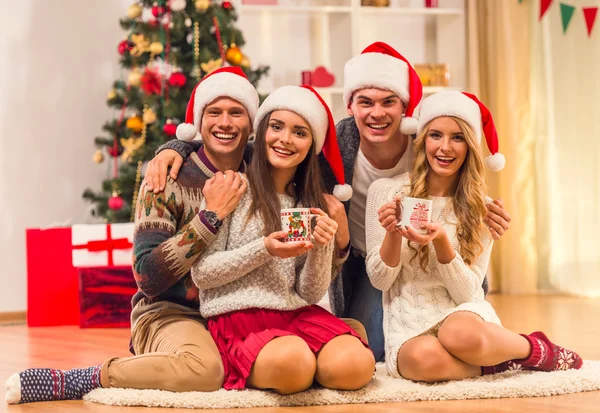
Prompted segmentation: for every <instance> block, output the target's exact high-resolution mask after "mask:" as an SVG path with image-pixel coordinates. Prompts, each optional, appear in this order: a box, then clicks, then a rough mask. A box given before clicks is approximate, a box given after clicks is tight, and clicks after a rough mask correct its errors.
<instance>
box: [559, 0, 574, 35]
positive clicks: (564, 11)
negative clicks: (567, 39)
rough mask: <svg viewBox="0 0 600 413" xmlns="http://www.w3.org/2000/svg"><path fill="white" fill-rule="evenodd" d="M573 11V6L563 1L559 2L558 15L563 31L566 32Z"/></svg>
mask: <svg viewBox="0 0 600 413" xmlns="http://www.w3.org/2000/svg"><path fill="white" fill-rule="evenodd" d="M574 11H575V7H573V6H570V5H568V4H565V3H560V17H561V19H562V25H563V33H567V27H569V23H570V22H571V18H572V17H573V12H574Z"/></svg>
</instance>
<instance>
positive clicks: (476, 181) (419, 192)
mask: <svg viewBox="0 0 600 413" xmlns="http://www.w3.org/2000/svg"><path fill="white" fill-rule="evenodd" d="M450 117H451V118H452V119H454V120H455V121H456V123H458V126H459V127H460V130H461V131H462V133H463V135H464V137H465V141H466V142H467V145H468V147H469V150H468V151H467V156H466V157H465V161H464V162H463V164H462V166H461V167H460V169H459V171H458V179H457V181H456V190H455V192H454V195H453V197H452V206H453V207H454V214H455V215H456V218H457V220H458V223H457V228H456V235H457V238H458V242H459V245H460V250H459V252H460V255H461V257H462V258H463V260H464V262H465V263H466V264H467V265H471V264H472V263H473V261H474V260H475V258H477V257H478V256H479V254H481V253H482V252H483V243H482V241H481V240H482V237H483V235H484V232H483V231H487V228H486V227H485V225H484V224H483V218H484V217H485V215H486V207H485V198H486V186H485V179H484V166H483V159H482V156H481V153H480V152H479V145H478V144H477V141H476V138H475V134H474V132H473V130H472V129H471V127H470V126H469V125H468V124H467V123H466V122H465V121H464V120H462V119H460V118H456V117H454V116H450ZM430 127H431V122H429V123H428V124H427V125H426V126H425V128H424V129H423V131H422V132H421V133H420V134H419V136H417V138H416V140H415V153H416V156H415V167H414V169H413V173H412V176H411V180H410V181H411V182H410V186H411V188H410V195H409V196H411V197H413V198H427V196H428V195H429V187H428V179H427V177H428V174H429V171H430V166H429V162H428V161H427V153H426V151H425V140H426V139H427V134H428V133H429V128H430ZM409 247H410V248H411V249H412V250H413V256H412V257H411V259H410V262H411V263H412V262H414V260H415V259H416V258H417V257H418V258H419V264H420V266H421V269H422V270H423V271H425V272H427V271H428V270H427V267H428V264H429V254H428V252H429V245H418V244H414V243H412V242H410V243H409Z"/></svg>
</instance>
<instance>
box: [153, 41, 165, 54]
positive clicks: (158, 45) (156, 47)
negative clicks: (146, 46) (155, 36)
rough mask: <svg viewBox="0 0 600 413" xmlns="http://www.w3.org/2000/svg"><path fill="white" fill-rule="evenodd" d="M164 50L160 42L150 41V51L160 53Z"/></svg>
mask: <svg viewBox="0 0 600 413" xmlns="http://www.w3.org/2000/svg"><path fill="white" fill-rule="evenodd" d="M163 50H165V48H164V47H163V45H162V43H161V42H152V43H150V53H154V54H155V55H157V54H161V53H162V52H163Z"/></svg>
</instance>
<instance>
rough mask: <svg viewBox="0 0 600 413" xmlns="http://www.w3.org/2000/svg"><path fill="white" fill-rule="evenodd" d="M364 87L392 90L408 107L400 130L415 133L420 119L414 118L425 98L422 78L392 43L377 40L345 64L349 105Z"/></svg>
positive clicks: (405, 132) (345, 94)
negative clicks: (418, 106) (353, 96)
mask: <svg viewBox="0 0 600 413" xmlns="http://www.w3.org/2000/svg"><path fill="white" fill-rule="evenodd" d="M364 88H377V89H385V90H391V91H392V92H394V93H396V94H397V95H398V96H399V97H400V100H401V101H402V103H403V104H404V106H405V112H404V115H405V117H404V119H402V122H400V131H401V132H402V133H404V134H406V135H412V134H414V133H415V132H416V130H417V125H418V120H417V119H416V118H414V117H413V114H415V110H416V108H417V105H418V104H419V102H420V101H421V98H422V97H423V85H422V84H421V79H419V76H418V75H417V72H415V69H413V67H412V66H411V64H410V63H409V62H408V60H406V58H404V56H402V55H401V54H400V53H398V52H397V51H396V50H395V49H394V48H393V47H392V46H390V45H388V44H386V43H383V42H375V43H373V44H372V45H370V46H367V48H366V49H365V50H363V51H362V53H361V54H359V55H358V56H354V57H353V58H352V59H350V60H348V62H346V65H345V66H344V103H345V104H346V107H348V106H350V101H351V100H352V94H353V93H354V92H355V91H357V90H359V89H364Z"/></svg>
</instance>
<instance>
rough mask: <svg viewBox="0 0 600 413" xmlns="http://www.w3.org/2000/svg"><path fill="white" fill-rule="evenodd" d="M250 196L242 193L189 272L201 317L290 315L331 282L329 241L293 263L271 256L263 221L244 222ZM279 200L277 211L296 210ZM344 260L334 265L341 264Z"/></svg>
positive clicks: (287, 199) (285, 200)
mask: <svg viewBox="0 0 600 413" xmlns="http://www.w3.org/2000/svg"><path fill="white" fill-rule="evenodd" d="M250 194H251V192H250V191H249V190H248V191H246V193H245V194H244V195H243V197H242V199H241V200H240V203H239V205H238V206H237V208H236V209H235V210H234V211H233V213H232V214H230V215H229V216H228V217H227V218H225V219H224V220H223V225H221V228H219V231H218V233H217V238H216V240H215V241H214V242H213V243H211V244H210V245H209V246H208V247H207V248H206V250H204V251H203V253H202V254H201V256H200V258H199V259H198V261H197V262H196V263H195V264H194V266H193V267H192V279H193V280H194V283H195V284H196V285H197V286H198V288H199V289H200V312H201V314H202V316H203V317H211V316H215V315H219V314H224V313H227V312H230V311H236V310H242V309H247V308H266V309H274V310H295V309H298V308H300V307H304V306H307V305H310V304H316V303H318V302H319V300H320V299H321V298H323V296H324V295H325V292H326V291H327V288H328V287H329V284H330V282H331V274H332V260H333V251H334V243H333V241H332V242H330V243H329V244H327V245H326V246H318V245H316V244H315V248H314V249H312V250H311V251H309V252H308V253H307V254H303V255H301V256H299V257H295V258H286V259H281V258H278V257H274V256H272V255H271V254H270V253H269V252H268V251H267V249H266V248H265V244H264V237H263V235H262V231H263V224H262V220H261V219H260V218H258V217H257V216H256V215H254V216H253V217H252V218H251V219H250V220H249V221H248V222H247V223H246V214H247V213H248V210H249V208H250V204H251V195H250ZM279 201H280V203H281V208H295V207H297V206H296V205H295V200H294V199H293V198H292V197H289V196H286V195H279ZM204 206H205V205H203V206H202V208H204ZM345 259H346V258H343V259H339V260H338V259H336V261H337V262H333V264H334V265H341V264H342V263H343V262H344V261H345Z"/></svg>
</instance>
